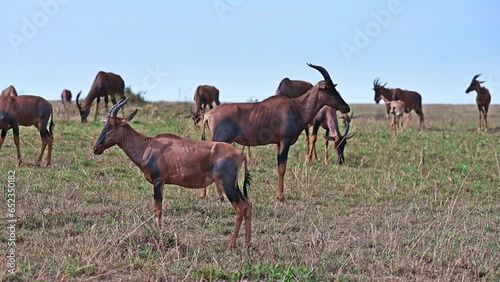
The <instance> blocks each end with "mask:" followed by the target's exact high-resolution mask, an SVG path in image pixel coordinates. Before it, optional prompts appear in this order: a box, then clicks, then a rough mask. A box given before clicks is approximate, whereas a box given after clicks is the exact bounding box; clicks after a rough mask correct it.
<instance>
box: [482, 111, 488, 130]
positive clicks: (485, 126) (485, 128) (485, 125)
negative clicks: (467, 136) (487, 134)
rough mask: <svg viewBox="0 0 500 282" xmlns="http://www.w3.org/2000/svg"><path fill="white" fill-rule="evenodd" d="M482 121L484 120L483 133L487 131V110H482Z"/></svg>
mask: <svg viewBox="0 0 500 282" xmlns="http://www.w3.org/2000/svg"><path fill="white" fill-rule="evenodd" d="M483 119H484V131H488V109H485V110H484V115H483Z"/></svg>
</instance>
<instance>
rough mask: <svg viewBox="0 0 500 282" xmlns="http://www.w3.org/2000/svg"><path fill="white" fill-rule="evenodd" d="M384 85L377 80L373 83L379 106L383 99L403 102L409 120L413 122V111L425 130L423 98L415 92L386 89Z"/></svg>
mask: <svg viewBox="0 0 500 282" xmlns="http://www.w3.org/2000/svg"><path fill="white" fill-rule="evenodd" d="M386 85H387V83H385V84H384V85H381V84H380V80H379V79H378V78H377V79H375V80H374V81H373V90H374V91H375V102H376V103H377V104H378V103H379V102H380V100H381V99H384V98H385V99H384V101H386V102H388V101H394V100H401V101H403V102H404V104H405V113H408V119H409V120H411V113H410V112H411V110H414V111H415V113H417V115H418V116H419V118H420V121H419V124H420V129H424V128H425V125H424V113H423V111H422V96H420V94H418V93H417V92H415V91H410V90H403V89H400V88H386V87H385V86H386ZM386 105H387V104H386Z"/></svg>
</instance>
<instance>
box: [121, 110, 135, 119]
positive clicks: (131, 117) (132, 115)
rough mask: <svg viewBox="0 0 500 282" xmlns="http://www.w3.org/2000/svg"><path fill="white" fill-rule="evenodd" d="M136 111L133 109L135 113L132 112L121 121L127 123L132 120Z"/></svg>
mask: <svg viewBox="0 0 500 282" xmlns="http://www.w3.org/2000/svg"><path fill="white" fill-rule="evenodd" d="M137 111H138V110H137V109H135V111H133V112H132V113H131V114H130V115H128V117H126V118H124V119H123V122H129V121H131V120H133V119H134V117H135V115H136V114H137Z"/></svg>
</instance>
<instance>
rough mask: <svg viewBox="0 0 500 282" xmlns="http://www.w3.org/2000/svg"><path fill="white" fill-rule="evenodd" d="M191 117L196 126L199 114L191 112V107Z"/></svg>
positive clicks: (199, 118) (199, 117)
mask: <svg viewBox="0 0 500 282" xmlns="http://www.w3.org/2000/svg"><path fill="white" fill-rule="evenodd" d="M190 110H191V119H193V122H194V126H198V123H199V122H200V120H201V114H200V113H199V112H193V109H192V108H191V109H190Z"/></svg>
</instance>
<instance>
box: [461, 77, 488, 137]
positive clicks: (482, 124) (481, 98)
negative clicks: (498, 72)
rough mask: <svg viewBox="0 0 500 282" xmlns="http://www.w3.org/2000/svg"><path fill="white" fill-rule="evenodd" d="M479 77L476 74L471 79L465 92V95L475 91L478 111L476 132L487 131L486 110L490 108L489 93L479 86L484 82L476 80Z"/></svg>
mask: <svg viewBox="0 0 500 282" xmlns="http://www.w3.org/2000/svg"><path fill="white" fill-rule="evenodd" d="M479 76H480V74H476V75H475V76H474V77H473V78H472V81H471V83H470V85H469V87H468V88H467V90H465V93H466V94H469V93H470V92H471V91H476V93H477V96H476V104H477V109H478V110H479V127H478V128H477V131H481V130H484V131H488V108H489V107H490V102H491V95H490V91H489V90H488V89H487V88H486V87H484V86H481V83H484V81H479V80H477V78H478V77H479Z"/></svg>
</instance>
